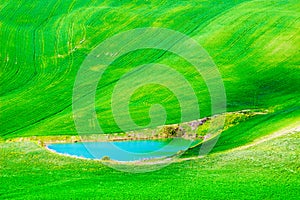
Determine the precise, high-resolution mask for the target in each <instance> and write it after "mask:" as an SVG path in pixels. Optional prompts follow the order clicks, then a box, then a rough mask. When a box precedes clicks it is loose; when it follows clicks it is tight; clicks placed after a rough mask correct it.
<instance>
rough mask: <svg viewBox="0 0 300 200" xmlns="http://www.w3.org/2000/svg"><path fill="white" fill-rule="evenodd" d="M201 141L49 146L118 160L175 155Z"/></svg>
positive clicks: (74, 154) (71, 152) (93, 156)
mask: <svg viewBox="0 0 300 200" xmlns="http://www.w3.org/2000/svg"><path fill="white" fill-rule="evenodd" d="M197 142H199V141H192V140H186V139H182V138H174V139H159V140H130V141H116V142H79V143H60V144H49V145H47V147H48V148H49V149H50V150H52V151H55V152H56V153H60V154H66V155H70V156H76V157H83V158H89V159H101V158H103V157H104V156H109V157H110V159H112V160H116V161H136V160H144V159H151V158H159V157H166V156H173V155H174V154H176V153H177V152H178V151H181V150H187V149H188V148H189V147H190V146H191V145H194V144H195V143H197Z"/></svg>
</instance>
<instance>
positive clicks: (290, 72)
mask: <svg viewBox="0 0 300 200" xmlns="http://www.w3.org/2000/svg"><path fill="white" fill-rule="evenodd" d="M299 7H300V4H299V2H298V1H296V0H294V1H288V2H286V1H277V2H273V1H268V2H264V1H234V2H230V3H224V2H223V1H211V2H207V1H206V2H203V1H192V2H187V1H177V2H176V3H174V2H173V1H151V2H147V3H143V2H142V1H135V2H132V1H122V2H120V3H116V2H114V1H105V2H103V1H92V2H90V3H86V1H83V0H81V1H50V2H47V3H44V2H35V1H19V2H18V3H11V2H10V1H2V3H1V5H0V27H1V28H0V42H1V44H2V45H1V49H0V61H1V62H0V69H1V71H0V72H1V74H0V76H1V78H0V87H1V90H0V94H1V97H0V101H1V110H0V112H1V113H0V135H1V136H2V137H4V138H10V137H18V136H26V135H62V134H76V131H75V127H74V123H73V118H72V108H71V106H72V89H73V84H74V80H75V77H76V72H77V71H78V69H79V67H80V64H81V63H82V61H83V60H84V58H85V57H86V55H87V54H88V53H89V52H90V51H91V50H92V49H93V48H94V47H95V46H96V45H97V44H98V43H100V42H101V41H103V40H105V39H106V38H108V37H110V36H113V35H114V34H116V33H119V32H122V31H125V30H130V29H133V28H139V27H151V26H154V27H163V28H170V29H173V30H177V31H180V32H182V33H185V34H187V35H189V36H190V37H192V38H194V39H195V40H197V41H198V42H199V44H201V45H202V46H203V47H204V48H205V49H206V50H207V51H208V53H209V54H210V55H211V57H212V59H213V60H214V61H215V63H216V65H217V67H218V69H219V70H220V73H221V75H222V78H223V81H224V84H225V89H226V95H227V109H228V110H229V111H234V110H241V109H248V108H263V109H269V110H272V111H274V112H275V113H276V112H278V113H282V112H290V111H291V112H292V114H291V115H294V116H299V112H296V111H297V110H298V109H299V105H300V104H299V95H300V92H299V83H300V68H299V63H300V53H299V46H300V37H299V35H300V29H299V27H300V19H299V17H298V16H299ZM151 62H158V63H165V64H168V65H170V66H172V67H173V68H174V69H176V70H178V71H179V72H181V73H182V74H184V76H185V78H186V79H187V80H188V81H189V82H190V83H191V84H192V87H193V88H194V90H195V91H196V95H197V97H198V99H199V102H201V103H200V109H201V116H209V115H210V97H209V93H208V90H207V88H206V86H205V83H204V82H203V79H202V78H201V77H198V76H196V75H195V72H194V71H193V68H192V67H191V66H190V65H189V64H188V63H186V62H185V61H184V60H182V59H181V58H178V57H177V56H175V55H172V54H170V53H164V52H161V51H158V50H140V51H137V52H132V53H130V54H128V55H127V56H125V57H123V58H120V59H118V60H117V61H116V62H114V63H113V64H112V66H110V67H109V69H108V70H107V72H106V74H105V76H104V77H103V79H102V80H101V81H102V82H101V83H102V84H100V85H99V88H98V92H97V98H96V99H97V106H96V111H97V115H98V118H99V122H100V123H101V126H102V128H103V129H104V131H105V132H118V131H120V129H119V128H118V127H117V125H116V123H115V121H114V120H113V116H112V111H111V109H110V99H111V93H112V91H113V88H114V86H115V83H116V82H117V81H118V79H119V78H120V77H121V76H122V75H123V74H124V73H126V72H128V71H129V70H130V69H133V68H134V67H135V66H138V65H141V64H144V63H151ZM183 69H184V70H183ZM134 76H135V74H132V77H134ZM187 98H188V97H187ZM155 103H161V104H162V105H163V106H164V107H165V108H166V110H167V114H168V118H167V123H176V122H178V121H179V120H180V109H179V105H178V102H177V98H176V97H175V96H174V95H173V96H172V95H171V94H170V92H169V91H168V90H165V88H162V87H157V86H151V85H150V86H148V87H147V88H144V89H141V90H139V91H137V92H136V93H135V94H134V96H133V97H132V105H131V107H130V108H131V110H130V111H131V116H132V117H133V119H134V120H135V121H136V122H137V123H138V124H140V125H147V124H148V123H149V120H150V119H149V114H148V112H149V108H150V106H151V105H152V104H155ZM120 114H122V113H120ZM199 117H200V116H199ZM282 118H284V115H283V116H282Z"/></svg>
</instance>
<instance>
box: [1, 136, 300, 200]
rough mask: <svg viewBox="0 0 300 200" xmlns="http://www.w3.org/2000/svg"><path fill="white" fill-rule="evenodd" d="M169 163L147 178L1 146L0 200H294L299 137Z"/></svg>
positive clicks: (20, 146) (22, 146)
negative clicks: (0, 175) (0, 199)
mask: <svg viewBox="0 0 300 200" xmlns="http://www.w3.org/2000/svg"><path fill="white" fill-rule="evenodd" d="M299 137H300V134H299V132H298V133H294V134H287V135H285V136H284V137H279V138H276V139H273V140H271V141H267V142H264V143H262V144H259V145H256V146H253V147H250V148H248V149H244V150H233V151H229V152H222V153H216V154H211V155H209V156H207V157H205V158H203V159H196V160H189V161H182V162H178V163H173V164H171V165H170V166H168V167H166V168H163V169H162V170H159V171H156V172H151V173H146V174H130V173H123V172H119V171H115V170H113V169H110V168H108V167H105V166H104V165H102V164H101V163H99V162H97V161H86V160H80V159H74V158H68V157H63V156H59V155H56V154H53V153H50V152H47V151H46V150H44V149H42V148H41V147H39V146H37V145H36V144H34V143H30V142H26V143H24V142H23V143H0V146H1V154H0V161H1V163H3V164H1V173H2V178H1V179H0V183H1V187H0V195H1V198H4V199H10V198H14V199H137V198H139V199H200V198H205V199H298V197H299V195H300V192H299V184H300V181H299V180H300V173H299V162H298V160H299V159H300V158H299V153H300V152H299V145H300V143H299V141H300V140H299V139H300V138H299Z"/></svg>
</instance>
